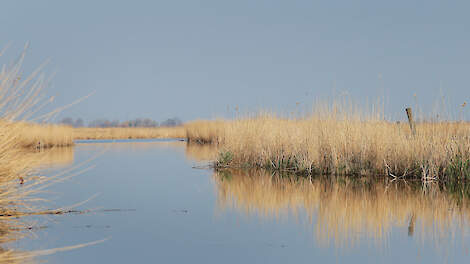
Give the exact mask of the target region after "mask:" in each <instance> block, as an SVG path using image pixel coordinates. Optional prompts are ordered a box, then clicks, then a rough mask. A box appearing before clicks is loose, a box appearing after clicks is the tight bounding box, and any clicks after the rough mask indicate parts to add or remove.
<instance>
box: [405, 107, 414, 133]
mask: <svg viewBox="0 0 470 264" xmlns="http://www.w3.org/2000/svg"><path fill="white" fill-rule="evenodd" d="M405 111H406V115H407V116H408V123H410V129H411V134H412V135H416V128H415V121H414V120H413V112H412V111H411V107H407V108H406V109H405Z"/></svg>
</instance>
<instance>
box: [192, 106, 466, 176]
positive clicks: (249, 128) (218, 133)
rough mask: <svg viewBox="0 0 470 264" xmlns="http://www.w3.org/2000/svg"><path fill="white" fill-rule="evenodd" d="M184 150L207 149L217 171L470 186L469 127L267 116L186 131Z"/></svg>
mask: <svg viewBox="0 0 470 264" xmlns="http://www.w3.org/2000/svg"><path fill="white" fill-rule="evenodd" d="M185 127H186V134H187V137H188V141H189V142H201V143H208V142H212V143H213V144H216V145H217V147H218V148H219V150H220V151H221V154H220V155H219V158H218V161H217V165H218V166H222V167H225V166H229V167H263V168H270V169H276V170H289V171H293V172H297V173H302V174H337V175H364V174H381V175H390V176H392V177H394V176H397V177H400V176H407V177H420V178H422V179H423V180H427V179H441V180H447V179H450V178H470V161H469V158H470V124H469V123H463V122H434V123H431V122H429V123H418V124H417V125H416V130H417V133H416V135H415V136H413V135H411V132H410V129H409V126H408V124H407V123H401V124H399V123H398V124H397V123H393V122H387V121H383V120H380V119H378V118H360V117H356V116H354V115H348V114H342V115H339V114H335V113H331V112H330V113H326V114H324V115H321V116H320V115H312V116H311V117H305V118H297V119H284V118H278V117H275V116H273V115H267V114H264V115H258V116H256V117H249V118H240V119H236V120H232V121H229V120H218V121H212V122H211V121H194V122H192V123H189V124H187V125H186V126H185Z"/></svg>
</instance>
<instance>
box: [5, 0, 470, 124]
mask: <svg viewBox="0 0 470 264" xmlns="http://www.w3.org/2000/svg"><path fill="white" fill-rule="evenodd" d="M468 10H470V2H468V1H453V2H444V1H321V2H320V1H87V0H84V1H52V0H51V1H48V0H42V1H34V0H31V1H23V0H15V1H5V2H4V3H2V8H1V9H0V36H1V38H0V46H6V45H7V44H10V47H9V49H8V50H7V54H6V55H5V56H3V57H2V58H0V59H1V60H2V64H3V63H8V62H9V61H10V60H11V59H12V58H14V57H15V56H17V55H18V54H19V53H20V51H21V49H22V47H23V45H24V44H25V43H26V42H29V43H30V48H29V50H28V54H27V57H26V67H25V70H26V71H31V70H32V69H34V68H35V67H37V66H38V65H40V64H41V63H42V62H44V61H45V60H47V59H51V62H50V63H49V64H48V66H47V67H46V72H48V73H55V77H54V79H53V81H52V83H51V85H50V86H49V87H47V89H46V90H45V93H47V95H54V96H55V97H56V100H55V102H54V105H53V106H54V107H60V106H62V105H66V104H68V103H70V102H73V101H75V100H76V99H78V98H81V97H83V96H85V95H87V94H89V93H91V92H95V93H94V94H93V95H92V96H91V97H90V98H88V99H86V100H85V101H84V102H82V103H80V104H78V105H75V106H73V107H71V108H69V109H67V110H65V111H64V112H63V113H62V116H71V117H82V118H84V119H85V120H91V119H95V118H102V117H106V118H109V119H120V120H125V119H132V118H135V117H150V118H153V119H156V120H163V119H166V118H168V117H173V116H177V117H180V118H181V119H183V120H191V119H195V118H213V117H217V116H230V113H231V112H233V109H234V108H235V107H238V108H239V109H240V111H241V112H252V111H257V110H259V109H269V110H274V111H277V112H279V113H288V112H290V111H293V110H295V109H296V102H300V105H301V107H302V108H309V107H310V106H311V105H312V102H313V101H314V100H318V99H322V98H323V99H325V98H327V97H329V96H332V95H333V94H336V95H337V94H341V93H347V94H348V95H349V96H351V97H352V98H354V99H355V100H357V102H359V103H362V104H368V103H367V102H370V101H374V100H375V99H376V98H378V97H381V96H385V98H386V110H387V113H388V114H389V115H390V116H393V117H399V118H405V115H404V112H403V108H404V107H405V106H408V105H414V104H415V102H416V101H417V102H418V103H419V105H420V106H421V107H422V109H423V111H426V112H430V111H431V109H432V108H433V105H435V103H436V102H437V101H442V96H445V101H446V102H447V103H446V104H447V108H449V109H450V110H451V111H453V112H455V113H459V112H460V111H461V110H460V109H459V105H460V104H462V103H463V102H464V101H468V100H470V81H469V78H468V77H467V76H468V73H469V70H470V67H469V66H470V63H469V62H470V34H468V32H470V18H469V16H468ZM414 94H416V97H414V96H413V95H414ZM468 111H469V110H466V109H465V110H464V112H468ZM467 116H468V114H467Z"/></svg>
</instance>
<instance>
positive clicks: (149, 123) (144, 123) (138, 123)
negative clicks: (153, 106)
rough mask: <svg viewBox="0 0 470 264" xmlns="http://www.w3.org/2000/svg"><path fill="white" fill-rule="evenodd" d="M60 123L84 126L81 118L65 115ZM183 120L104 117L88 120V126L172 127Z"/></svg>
mask: <svg viewBox="0 0 470 264" xmlns="http://www.w3.org/2000/svg"><path fill="white" fill-rule="evenodd" d="M59 123H60V124H63V125H67V126H72V127H84V126H85V122H84V121H83V119H81V118H77V119H75V120H74V119H73V118H71V117H65V118H63V119H62V120H60V121H59ZM182 124H183V122H182V121H181V120H180V119H179V118H177V117H174V118H168V119H167V120H165V121H162V122H160V123H158V122H157V121H155V120H152V119H150V118H136V119H133V120H128V121H124V122H120V121H119V120H112V121H111V120H108V119H105V118H100V119H95V120H92V121H90V122H88V125H87V126H88V127H173V126H180V125H182Z"/></svg>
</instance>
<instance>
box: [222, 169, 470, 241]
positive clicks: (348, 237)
mask: <svg viewBox="0 0 470 264" xmlns="http://www.w3.org/2000/svg"><path fill="white" fill-rule="evenodd" d="M213 180H214V182H215V186H216V191H217V208H218V209H219V210H227V209H230V210H237V211H240V212H243V213H244V214H246V215H248V216H257V217H262V218H276V219H280V218H289V217H292V216H294V217H296V218H297V219H298V220H306V221H301V222H306V223H307V229H312V228H313V233H314V236H315V239H316V241H317V242H318V243H320V244H321V245H324V246H329V245H334V246H335V247H338V248H345V247H348V248H349V247H355V246H356V245H359V244H360V242H361V241H372V242H373V243H374V244H375V245H382V246H383V245H386V244H387V241H388V240H389V238H390V236H391V234H392V232H402V233H403V235H405V236H406V235H408V236H412V237H413V238H414V239H415V240H417V241H418V242H421V243H422V242H431V243H435V244H436V246H437V243H439V242H442V239H451V238H454V237H455V236H456V235H457V234H462V233H467V232H468V222H469V215H470V206H469V204H468V199H467V197H466V196H465V195H462V193H469V192H468V189H459V190H453V189H452V188H448V187H446V188H445V190H443V188H442V187H439V186H438V185H428V186H426V188H423V187H422V186H421V185H413V184H410V183H403V182H402V183H387V182H385V181H384V180H382V181H377V180H371V179H370V178H369V179H352V178H335V177H331V176H329V177H317V178H314V179H312V180H311V181H310V180H309V179H304V178H300V179H299V178H298V177H295V176H293V177H292V176H291V177H289V176H288V175H278V174H271V173H269V172H266V171H263V170H249V171H247V170H234V169H231V170H223V171H217V172H215V173H214V175H213ZM302 218H303V219H302ZM450 244H452V243H450Z"/></svg>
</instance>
